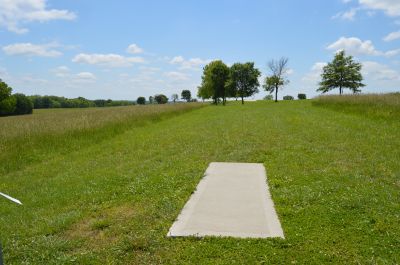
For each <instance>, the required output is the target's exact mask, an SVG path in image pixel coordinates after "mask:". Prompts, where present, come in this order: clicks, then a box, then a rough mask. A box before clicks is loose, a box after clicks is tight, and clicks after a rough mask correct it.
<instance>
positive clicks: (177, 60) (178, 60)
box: [169, 56, 185, 64]
mask: <svg viewBox="0 0 400 265" xmlns="http://www.w3.org/2000/svg"><path fill="white" fill-rule="evenodd" d="M184 61H185V59H183V57H182V56H175V57H174V58H172V59H171V61H169V62H170V63H171V64H179V63H183V62H184Z"/></svg>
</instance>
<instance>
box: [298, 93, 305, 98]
mask: <svg viewBox="0 0 400 265" xmlns="http://www.w3.org/2000/svg"><path fill="white" fill-rule="evenodd" d="M297 98H298V99H307V96H306V94H302V93H300V94H298V95H297Z"/></svg>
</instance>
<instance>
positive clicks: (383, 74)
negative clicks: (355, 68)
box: [361, 61, 400, 81]
mask: <svg viewBox="0 0 400 265" xmlns="http://www.w3.org/2000/svg"><path fill="white" fill-rule="evenodd" d="M362 66H363V67H362V69H361V73H362V74H363V75H364V76H365V77H366V78H368V79H371V80H376V81H400V73H399V72H398V71H396V70H394V69H392V68H390V67H389V66H387V65H384V64H380V63H377V62H372V61H366V62H363V63H362Z"/></svg>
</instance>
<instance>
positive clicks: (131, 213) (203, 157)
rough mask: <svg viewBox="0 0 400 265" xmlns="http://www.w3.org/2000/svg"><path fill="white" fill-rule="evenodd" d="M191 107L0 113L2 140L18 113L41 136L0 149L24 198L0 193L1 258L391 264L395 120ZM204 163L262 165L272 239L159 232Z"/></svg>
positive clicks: (4, 181) (399, 230) (260, 105)
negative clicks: (278, 233) (274, 231)
mask: <svg viewBox="0 0 400 265" xmlns="http://www.w3.org/2000/svg"><path fill="white" fill-rule="evenodd" d="M197 107H198V105H188V106H186V107H180V106H179V107H178V108H185V109H181V110H177V109H174V107H173V106H172V107H170V108H171V109H169V107H168V106H166V107H165V108H167V109H168V111H171V112H169V113H175V114H176V113H178V112H179V115H175V114H174V115H172V114H168V115H167V114H165V115H164V116H163V117H162V118H159V117H160V116H159V114H155V115H154V116H152V115H150V116H149V117H152V118H151V119H150V118H140V117H137V119H136V118H133V119H132V120H131V119H130V118H127V120H126V121H127V122H117V123H115V124H114V125H113V124H112V123H108V122H107V123H106V124H102V122H101V121H98V120H97V119H103V116H104V119H107V120H109V121H114V119H119V117H120V115H121V116H123V115H128V114H126V113H125V114H122V113H123V110H122V109H121V111H122V112H121V114H119V111H117V109H116V108H115V109H114V108H113V109H112V111H116V112H114V113H113V114H109V113H106V111H107V110H109V109H104V111H105V112H101V113H100V112H99V113H100V115H98V114H99V113H98V114H96V115H94V114H93V115H94V116H91V114H89V113H92V112H90V111H94V112H96V111H97V110H76V111H75V110H73V111H71V112H69V111H68V112H63V111H61V112H60V115H61V116H57V115H58V114H57V115H56V114H54V113H53V114H52V113H46V112H45V113H39V114H38V115H33V116H32V117H9V118H6V119H3V118H0V131H1V134H2V138H3V137H4V136H6V137H8V138H7V139H10V140H9V142H10V143H11V142H12V141H13V140H12V139H13V137H17V138H18V139H23V138H20V137H27V135H29V134H26V132H19V131H18V130H24V125H21V124H20V123H21V122H22V121H25V119H27V120H29V121H31V123H32V125H31V126H28V128H34V129H31V130H32V134H35V135H39V136H37V137H38V138H36V136H35V137H33V138H32V139H40V140H34V143H26V148H25V149H24V148H23V145H22V144H20V145H18V146H19V147H18V148H20V149H17V150H16V151H15V150H13V149H12V145H7V147H6V148H7V152H6V154H5V155H4V153H3V152H4V151H2V155H1V156H0V164H1V167H2V171H1V173H0V176H1V181H0V191H2V192H5V193H8V194H10V195H13V196H15V197H16V198H18V199H20V200H21V201H22V202H23V203H24V205H23V206H18V205H15V204H12V203H10V202H8V201H6V200H5V199H1V198H0V227H1V229H0V238H1V241H2V245H3V250H4V256H5V263H6V264H326V263H333V264H399V263H400V252H399V249H400V239H399V238H400V226H399V220H400V202H399V198H400V163H399V161H400V122H398V121H396V120H395V119H392V118H390V119H385V118H379V119H370V118H367V117H366V116H364V115H354V114H353V112H351V113H350V114H348V113H346V111H344V110H342V111H336V109H335V110H334V109H330V108H322V107H316V106H314V105H313V103H312V101H285V102H278V103H274V102H267V101H258V102H246V103H245V105H243V106H242V105H240V104H235V103H232V102H228V105H227V106H225V107H223V106H211V105H210V106H206V107H203V108H197ZM167 109H165V110H167ZM188 109H193V110H192V111H187V110H188ZM141 110H143V111H145V110H148V111H149V112H150V113H152V112H153V111H154V112H155V113H159V110H155V109H154V110H151V109H145V108H144V109H141ZM86 111H89V112H86ZM102 111H103V109H102ZM41 115H49V116H46V117H48V121H49V122H47V123H46V122H44V121H40V117H41ZM64 115H66V116H64ZM69 115H71V116H69ZM82 115H83V116H84V117H85V115H87V118H82ZM107 115H110V116H107ZM160 115H161V114H160ZM128 116H129V115H128ZM42 117H44V116H42ZM59 117H60V118H59ZM65 117H70V118H68V119H67V120H74V121H76V123H77V125H74V126H72V127H73V128H78V130H77V131H78V132H79V133H78V132H76V133H71V134H70V135H69V134H68V133H66V134H64V131H69V130H70V128H72V127H71V125H69V124H68V122H66V119H65ZM96 117H97V118H96ZM135 117H136V116H135ZM142 117H143V116H142ZM157 117H158V118H157ZM12 119H14V120H12ZM58 119H60V120H59V121H58ZM46 120H47V118H46ZM389 120H390V122H388V121H389ZM77 121H79V122H77ZM86 121H92V122H93V123H92V124H98V123H99V124H100V125H99V127H97V125H96V126H95V128H96V129H94V130H91V129H88V130H86V128H87V127H85V124H86V123H85V122H86ZM121 121H122V120H121ZM74 123H75V122H74ZM44 124H47V125H48V126H50V127H51V126H53V124H54V127H52V128H51V129H50V131H51V132H52V133H50V137H48V136H46V132H47V130H46V128H45V125H44ZM65 124H66V125H65ZM82 124H83V125H82ZM121 124H126V125H121ZM135 124H140V125H141V126H137V125H135ZM47 125H46V126H47ZM8 126H13V128H14V129H10V127H8ZM63 126H64V127H63ZM75 126H77V127H75ZM82 126H83V127H82ZM81 128H83V129H82V130H81ZM89 128H90V126H89ZM102 128H103V129H102ZM74 130H75V129H71V132H72V131H74ZM53 134H55V136H54V135H53ZM40 135H42V136H40ZM51 135H53V136H51ZM65 135H66V136H65ZM64 136H65V137H64ZM26 139H30V138H26ZM18 142H21V141H18ZM3 150H4V148H3ZM8 154H11V158H9V157H8ZM16 154H21V156H22V158H20V157H19V156H17V155H16ZM31 156H32V157H33V158H32V159H28V158H29V157H31ZM212 161H221V162H224V161H226V162H257V163H264V165H265V167H266V169H267V175H268V181H269V183H270V187H271V193H272V197H273V200H274V202H275V206H276V209H277V213H278V216H279V218H280V221H281V223H282V228H283V230H284V233H285V237H286V239H285V240H282V239H263V240H261V239H259V240H257V239H234V238H204V239H197V238H196V239H195V238H175V239H174V238H167V237H166V234H167V232H168V229H169V227H170V226H171V224H172V222H173V221H174V220H175V218H176V217H177V216H178V214H179V212H180V210H181V209H182V207H183V205H184V204H185V202H186V201H187V199H188V198H189V197H190V195H191V193H192V192H193V191H194V189H195V187H196V185H197V184H198V182H199V180H200V178H201V177H202V174H203V173H204V171H205V169H206V168H207V166H208V164H209V163H210V162H212ZM5 164H6V165H8V166H4V165H5Z"/></svg>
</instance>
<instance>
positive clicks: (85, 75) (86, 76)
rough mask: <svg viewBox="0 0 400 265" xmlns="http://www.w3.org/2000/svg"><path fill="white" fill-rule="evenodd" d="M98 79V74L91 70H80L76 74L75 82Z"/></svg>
mask: <svg viewBox="0 0 400 265" xmlns="http://www.w3.org/2000/svg"><path fill="white" fill-rule="evenodd" d="M95 80H96V76H95V75H94V74H92V73H90V72H80V73H78V74H76V75H75V76H74V79H73V81H74V82H82V83H85V82H94V81H95Z"/></svg>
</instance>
